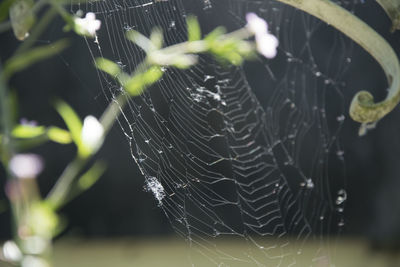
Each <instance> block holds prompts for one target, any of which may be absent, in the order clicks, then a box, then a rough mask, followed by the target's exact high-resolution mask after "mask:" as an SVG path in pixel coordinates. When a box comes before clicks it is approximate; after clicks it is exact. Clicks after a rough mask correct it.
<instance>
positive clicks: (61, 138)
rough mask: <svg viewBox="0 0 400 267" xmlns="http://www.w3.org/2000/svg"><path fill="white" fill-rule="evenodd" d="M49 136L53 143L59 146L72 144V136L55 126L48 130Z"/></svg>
mask: <svg viewBox="0 0 400 267" xmlns="http://www.w3.org/2000/svg"><path fill="white" fill-rule="evenodd" d="M47 136H48V137H49V139H50V140H51V141H53V142H56V143H59V144H70V143H71V142H72V138H71V134H70V133H69V132H68V131H66V130H64V129H61V128H58V127H55V126H50V127H48V128H47Z"/></svg>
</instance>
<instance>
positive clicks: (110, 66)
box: [95, 57, 121, 78]
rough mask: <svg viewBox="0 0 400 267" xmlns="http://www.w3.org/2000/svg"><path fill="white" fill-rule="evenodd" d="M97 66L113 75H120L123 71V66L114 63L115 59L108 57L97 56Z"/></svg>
mask: <svg viewBox="0 0 400 267" xmlns="http://www.w3.org/2000/svg"><path fill="white" fill-rule="evenodd" d="M95 65H96V68H98V69H100V70H102V71H104V72H105V73H108V74H109V75H110V76H112V77H114V78H115V77H118V76H119V74H120V73H121V68H120V67H119V66H118V64H116V63H114V62H113V61H111V60H109V59H106V58H102V57H99V58H96V60H95Z"/></svg>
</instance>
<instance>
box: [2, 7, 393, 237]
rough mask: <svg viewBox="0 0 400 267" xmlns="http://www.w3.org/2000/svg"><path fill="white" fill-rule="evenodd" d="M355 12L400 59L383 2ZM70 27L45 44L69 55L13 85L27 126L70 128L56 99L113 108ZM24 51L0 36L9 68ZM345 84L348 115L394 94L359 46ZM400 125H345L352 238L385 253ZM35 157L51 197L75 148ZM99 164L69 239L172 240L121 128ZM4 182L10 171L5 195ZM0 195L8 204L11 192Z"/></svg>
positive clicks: (89, 110)
mask: <svg viewBox="0 0 400 267" xmlns="http://www.w3.org/2000/svg"><path fill="white" fill-rule="evenodd" d="M355 12H356V14H357V15H358V16H359V17H360V18H362V19H363V20H364V21H366V22H367V23H368V24H369V25H371V26H372V27H373V28H374V29H375V30H376V31H378V32H379V33H381V34H382V35H383V36H384V37H385V38H386V39H387V40H388V41H389V43H390V44H391V45H392V46H393V48H394V49H395V50H396V52H397V53H398V54H399V53H400V34H399V33H394V34H390V33H389V28H390V26H391V23H390V20H389V19H388V18H387V16H386V15H385V13H384V12H383V10H382V9H381V8H380V7H379V6H378V5H377V4H376V3H375V1H368V2H367V3H366V4H364V5H358V6H356V9H355ZM62 27H63V23H62V22H61V21H56V22H55V23H53V24H52V25H51V26H50V27H49V30H48V31H47V32H46V34H45V35H44V36H43V37H41V39H40V40H41V41H40V42H41V43H43V44H45V43H48V42H50V41H51V40H56V39H58V38H59V37H61V36H65V35H66V36H67V37H68V38H70V39H71V40H72V42H71V44H72V45H71V46H70V47H69V48H68V49H67V50H66V51H64V52H63V53H62V54H61V55H59V56H56V57H54V58H53V59H50V60H47V61H45V62H43V63H40V64H37V65H35V66H33V67H31V68H29V69H28V70H27V71H24V72H22V73H20V74H18V75H16V76H15V77H14V78H13V79H12V81H11V85H12V88H15V89H16V90H17V92H18V97H19V103H20V107H19V110H20V116H19V117H20V118H27V119H29V120H36V121H38V122H39V123H40V124H43V125H51V124H56V125H58V126H60V127H63V122H62V120H61V119H60V118H59V116H58V115H57V113H56V112H55V110H54V109H53V108H52V105H51V99H52V98H53V97H55V96H57V97H59V98H61V99H64V100H65V101H66V102H68V103H70V104H71V105H72V106H73V107H74V108H75V109H76V111H77V112H78V113H79V115H80V116H81V117H84V116H86V115H88V114H93V115H95V116H97V117H98V116H99V115H100V114H101V112H102V111H103V110H104V108H105V107H106V105H107V103H106V101H105V100H104V97H103V95H102V93H101V91H100V90H99V88H100V83H99V79H98V77H97V74H96V71H95V69H94V67H93V66H92V64H91V62H92V61H91V58H90V55H89V53H88V50H87V46H86V44H85V43H84V41H83V40H82V39H81V38H79V37H77V36H75V35H74V34H72V33H63V32H62V31H61V30H62ZM17 45H18V42H17V41H16V40H15V39H14V37H13V35H12V34H11V33H7V34H2V35H0V58H1V60H2V62H4V60H5V59H6V58H7V57H8V56H9V55H10V54H11V53H12V51H13V50H14V49H15V47H16V46H17ZM345 82H346V83H347V86H346V88H349V90H348V91H345V92H343V93H344V102H345V106H346V107H348V106H349V104H350V101H351V99H352V97H353V95H354V94H355V93H356V92H357V91H359V90H362V89H367V90H370V91H371V92H372V93H373V94H374V96H375V98H376V99H382V98H383V97H384V96H385V94H386V91H385V90H384V88H386V87H387V84H386V81H385V77H384V75H383V73H382V70H381V69H380V67H379V66H378V64H377V63H376V62H375V61H374V60H373V59H372V58H371V57H370V56H369V55H368V54H367V53H366V52H365V51H363V50H362V49H361V48H359V47H358V46H355V47H354V51H353V53H352V64H351V65H350V69H349V70H348V71H347V74H346V77H345ZM399 121H400V113H399V108H396V109H395V110H394V111H393V112H392V113H391V114H389V115H388V116H387V117H385V118H384V119H383V120H382V121H381V122H379V124H378V126H377V129H375V130H373V131H371V132H369V133H368V135H367V136H364V137H359V136H358V135H357V132H358V127H359V125H358V124H357V123H355V122H353V121H351V120H346V122H345V124H344V128H343V130H342V133H341V141H342V143H343V147H344V150H345V159H346V173H347V193H348V200H347V204H346V209H345V218H346V226H345V230H344V234H345V235H354V236H363V237H368V238H370V239H371V240H372V241H374V244H379V245H381V244H383V245H386V244H391V245H396V240H400V194H399V189H400V138H399V134H400V123H399ZM35 151H36V152H37V153H40V154H42V155H45V158H46V168H45V171H44V173H43V174H42V175H41V176H40V179H39V183H40V188H41V191H42V193H43V194H46V193H47V192H48V191H49V189H50V188H51V186H52V184H53V183H54V181H55V179H56V177H58V176H59V175H60V173H61V172H62V170H63V168H64V167H65V165H66V164H67V163H68V161H69V160H70V159H71V158H73V156H74V152H75V151H74V147H73V145H69V146H64V147H60V145H57V144H53V143H49V144H46V145H44V146H42V147H40V148H37V149H36V150H35ZM60 152H61V153H60ZM97 157H98V158H102V159H104V160H105V161H106V162H108V168H107V171H106V173H105V174H104V176H103V177H102V178H101V179H100V180H99V182H98V183H97V184H96V185H95V186H94V187H93V188H92V189H90V190H89V191H88V192H85V193H84V194H83V195H81V196H79V197H78V198H77V199H75V200H74V201H72V202H71V203H70V204H68V205H67V206H66V207H65V208H64V209H63V210H62V213H63V214H64V215H65V217H66V218H68V228H67V229H66V231H65V233H64V235H76V234H78V235H83V236H88V237H104V236H129V235H135V236H137V235H143V236H152V235H165V234H171V233H172V232H173V231H172V229H171V227H170V226H169V222H168V220H167V219H166V217H165V216H164V215H163V213H162V210H161V209H159V208H158V207H157V203H156V201H155V200H154V197H153V196H152V194H151V193H148V192H145V190H144V189H143V184H144V179H143V177H142V175H141V174H140V172H139V170H138V168H137V166H136V165H135V163H134V161H133V160H132V158H131V155H130V151H129V145H128V142H127V140H126V138H125V136H124V135H123V133H122V131H121V130H120V129H119V127H118V126H115V127H114V128H113V129H112V131H111V132H110V134H109V135H108V137H107V139H106V141H105V144H104V146H103V148H102V149H101V151H100V153H99V154H98V155H97ZM4 180H5V179H4V173H3V171H2V173H1V176H0V183H1V186H2V187H3V186H4ZM0 195H1V196H2V197H3V198H4V192H1V194H0ZM9 219H10V218H9V213H8V212H5V213H2V214H0V238H1V239H4V238H7V237H8V236H9V234H10V222H9Z"/></svg>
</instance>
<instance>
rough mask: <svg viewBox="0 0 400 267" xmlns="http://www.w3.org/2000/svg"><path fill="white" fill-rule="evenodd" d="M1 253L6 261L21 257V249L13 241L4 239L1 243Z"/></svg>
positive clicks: (16, 259)
mask: <svg viewBox="0 0 400 267" xmlns="http://www.w3.org/2000/svg"><path fill="white" fill-rule="evenodd" d="M3 255H4V258H5V259H6V260H7V261H11V262H18V261H20V260H21V259H22V253H21V250H20V249H19V248H18V246H17V244H15V242H14V241H11V240H9V241H6V242H5V243H4V245H3Z"/></svg>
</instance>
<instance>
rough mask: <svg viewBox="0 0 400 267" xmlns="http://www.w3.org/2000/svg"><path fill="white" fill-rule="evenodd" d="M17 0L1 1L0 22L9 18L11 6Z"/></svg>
mask: <svg viewBox="0 0 400 267" xmlns="http://www.w3.org/2000/svg"><path fill="white" fill-rule="evenodd" d="M15 1H16V0H4V1H2V2H1V3H0V22H2V21H4V20H6V19H7V17H8V14H9V9H10V6H11V5H12V4H13V3H14V2H15Z"/></svg>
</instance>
